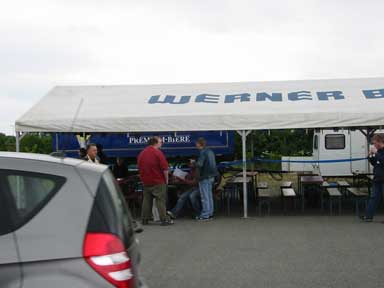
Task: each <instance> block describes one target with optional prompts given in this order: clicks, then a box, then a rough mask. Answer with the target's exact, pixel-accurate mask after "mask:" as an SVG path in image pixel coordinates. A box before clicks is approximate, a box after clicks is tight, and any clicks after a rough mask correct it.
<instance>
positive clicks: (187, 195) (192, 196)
mask: <svg viewBox="0 0 384 288" xmlns="http://www.w3.org/2000/svg"><path fill="white" fill-rule="evenodd" d="M188 201H191V204H192V208H193V210H194V211H195V213H196V215H199V214H200V210H201V204H200V202H201V201H200V190H199V188H198V187H195V188H192V189H190V190H188V191H186V192H184V193H183V194H181V195H180V197H179V199H178V200H177V203H176V205H175V207H173V209H172V210H171V212H172V214H173V215H175V216H176V217H177V216H179V215H180V213H181V211H182V210H183V209H184V207H185V206H186V205H187V203H188Z"/></svg>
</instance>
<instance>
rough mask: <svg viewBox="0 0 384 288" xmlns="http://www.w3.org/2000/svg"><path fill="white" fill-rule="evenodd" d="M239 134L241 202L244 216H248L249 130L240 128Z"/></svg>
mask: <svg viewBox="0 0 384 288" xmlns="http://www.w3.org/2000/svg"><path fill="white" fill-rule="evenodd" d="M237 133H238V134H239V135H240V136H241V143H242V150H243V161H242V162H243V204H244V218H248V191H247V188H248V186H247V136H248V135H249V133H251V131H246V130H241V131H237Z"/></svg>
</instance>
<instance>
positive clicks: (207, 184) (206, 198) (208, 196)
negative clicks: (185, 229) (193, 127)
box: [196, 138, 218, 221]
mask: <svg viewBox="0 0 384 288" xmlns="http://www.w3.org/2000/svg"><path fill="white" fill-rule="evenodd" d="M196 147H197V149H199V150H200V155H199V158H198V160H197V162H196V167H197V169H198V180H199V189H200V196H201V205H202V209H201V213H200V216H199V217H198V218H197V220H200V221H207V220H210V219H212V218H213V211H214V207H213V191H212V189H213V183H214V181H215V177H216V176H217V175H218V172H217V167H216V159H215V153H214V152H213V151H212V150H211V149H209V148H207V142H206V141H205V139H204V138H199V139H198V140H197V142H196Z"/></svg>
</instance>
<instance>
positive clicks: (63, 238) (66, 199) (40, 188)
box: [0, 152, 145, 288]
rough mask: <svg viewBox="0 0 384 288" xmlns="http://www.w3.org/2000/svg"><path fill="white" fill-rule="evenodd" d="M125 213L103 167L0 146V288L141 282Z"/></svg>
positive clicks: (62, 287)
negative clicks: (16, 151) (15, 151)
mask: <svg viewBox="0 0 384 288" xmlns="http://www.w3.org/2000/svg"><path fill="white" fill-rule="evenodd" d="M139 261H140V253H139V248H138V242H137V240H136V238H135V232H134V227H133V224H132V219H131V216H130V213H129V211H128V209H127V207H126V205H125V202H124V200H123V198H122V195H121V192H120V190H119V188H118V186H117V185H116V182H115V180H114V178H113V176H112V174H111V172H110V170H109V169H108V167H107V166H104V165H95V164H92V163H88V162H85V161H82V160H76V159H70V158H60V157H52V156H48V155H38V154H26V153H2V152H0V287H4V288H14V287H23V288H24V287H25V288H43V287H55V288H68V287H76V288H88V287H92V288H95V287H125V288H131V287H132V288H133V287H134V288H138V287H140V288H142V287H145V284H144V283H143V281H142V279H141V277H140V273H139Z"/></svg>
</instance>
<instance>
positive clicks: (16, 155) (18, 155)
mask: <svg viewBox="0 0 384 288" xmlns="http://www.w3.org/2000/svg"><path fill="white" fill-rule="evenodd" d="M1 158H8V159H11V158H13V159H22V160H33V161H42V162H49V163H57V164H61V165H68V166H73V167H78V166H80V165H81V169H87V170H93V171H95V172H99V173H103V172H104V171H105V170H106V169H108V166H105V165H96V164H92V163H89V162H87V161H84V160H80V159H75V158H69V157H55V156H50V155H46V154H37V153H23V152H0V159H1Z"/></svg>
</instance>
